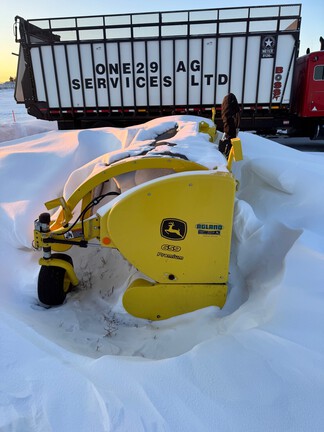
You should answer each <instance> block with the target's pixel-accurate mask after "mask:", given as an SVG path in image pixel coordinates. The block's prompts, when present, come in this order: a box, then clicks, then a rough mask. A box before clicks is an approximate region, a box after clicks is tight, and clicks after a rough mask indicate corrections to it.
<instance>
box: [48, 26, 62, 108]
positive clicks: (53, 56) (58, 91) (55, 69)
mask: <svg viewBox="0 0 324 432" xmlns="http://www.w3.org/2000/svg"><path fill="white" fill-rule="evenodd" d="M49 29H50V30H51V31H52V26H51V20H50V21H49ZM53 44H54V42H53V41H52V42H51V52H52V58H53V66H54V76H55V84H56V86H55V87H56V94H57V99H58V103H59V109H60V113H61V114H62V103H61V95H60V88H59V81H58V74H57V67H56V58H55V51H54V45H53Z"/></svg>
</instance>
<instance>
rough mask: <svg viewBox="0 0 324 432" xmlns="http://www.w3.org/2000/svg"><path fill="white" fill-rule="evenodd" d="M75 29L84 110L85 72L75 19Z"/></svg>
mask: <svg viewBox="0 0 324 432" xmlns="http://www.w3.org/2000/svg"><path fill="white" fill-rule="evenodd" d="M75 27H76V35H77V42H78V43H77V48H78V63H79V69H80V78H81V93H82V104H83V108H84V109H85V108H86V101H85V93H84V82H83V72H82V61H81V44H80V35H79V29H78V20H77V18H75Z"/></svg>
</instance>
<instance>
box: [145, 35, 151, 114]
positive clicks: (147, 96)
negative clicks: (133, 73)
mask: <svg viewBox="0 0 324 432" xmlns="http://www.w3.org/2000/svg"><path fill="white" fill-rule="evenodd" d="M144 47H145V64H146V68H145V79H146V86H145V87H146V106H147V108H148V107H149V106H150V92H149V86H148V79H149V76H148V67H147V64H148V54H147V41H144Z"/></svg>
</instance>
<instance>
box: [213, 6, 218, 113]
mask: <svg viewBox="0 0 324 432" xmlns="http://www.w3.org/2000/svg"><path fill="white" fill-rule="evenodd" d="M218 45H219V11H217V18H216V44H215V51H216V53H215V80H214V81H215V96H214V106H216V105H217V74H216V72H217V66H218Z"/></svg>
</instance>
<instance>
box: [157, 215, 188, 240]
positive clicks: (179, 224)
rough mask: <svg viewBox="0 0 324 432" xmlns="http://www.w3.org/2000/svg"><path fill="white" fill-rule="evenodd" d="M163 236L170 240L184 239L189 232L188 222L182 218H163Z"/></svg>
mask: <svg viewBox="0 0 324 432" xmlns="http://www.w3.org/2000/svg"><path fill="white" fill-rule="evenodd" d="M160 231H161V236H162V237H164V238H166V239H168V240H183V239H184V238H185V237H186V234H187V224H186V222H184V221H183V220H180V219H163V221H162V223H161V229H160Z"/></svg>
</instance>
